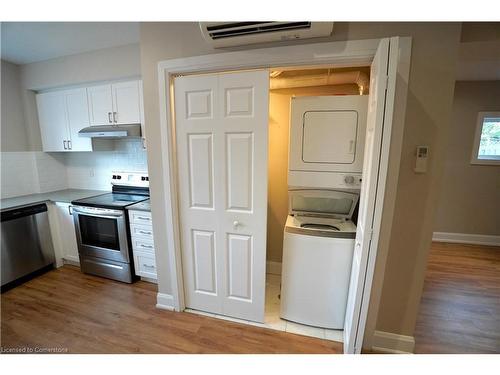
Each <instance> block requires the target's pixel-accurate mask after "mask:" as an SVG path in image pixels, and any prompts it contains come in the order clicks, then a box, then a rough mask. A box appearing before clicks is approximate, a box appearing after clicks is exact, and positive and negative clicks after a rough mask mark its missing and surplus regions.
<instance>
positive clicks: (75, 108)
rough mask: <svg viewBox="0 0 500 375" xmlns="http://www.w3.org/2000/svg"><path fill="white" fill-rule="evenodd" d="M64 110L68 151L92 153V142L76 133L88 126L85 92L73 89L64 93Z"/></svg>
mask: <svg viewBox="0 0 500 375" xmlns="http://www.w3.org/2000/svg"><path fill="white" fill-rule="evenodd" d="M65 95H66V110H67V115H68V132H69V140H68V142H69V144H68V148H69V150H70V151H92V140H91V139H90V138H86V137H80V136H79V135H78V132H79V131H80V130H82V128H85V127H87V126H89V124H90V121H89V111H88V102H87V90H85V89H84V88H83V89H75V90H68V91H65Z"/></svg>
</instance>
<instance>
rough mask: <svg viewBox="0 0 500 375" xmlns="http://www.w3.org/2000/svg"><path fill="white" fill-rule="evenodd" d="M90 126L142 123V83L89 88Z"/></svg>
mask: <svg viewBox="0 0 500 375" xmlns="http://www.w3.org/2000/svg"><path fill="white" fill-rule="evenodd" d="M87 93H88V100H89V114H90V124H91V125H92V126H99V125H125V124H140V123H141V82H140V81H139V80H135V81H126V82H116V83H111V84H107V85H100V86H91V87H88V88H87Z"/></svg>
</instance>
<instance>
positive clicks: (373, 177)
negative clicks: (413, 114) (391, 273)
mask: <svg viewBox="0 0 500 375" xmlns="http://www.w3.org/2000/svg"><path fill="white" fill-rule="evenodd" d="M388 64H389V39H382V40H381V41H380V44H379V46H378V49H377V52H376V54H375V57H374V59H373V62H372V65H371V68H370V96H369V99H368V115H367V125H366V138H365V149H364V160H363V181H362V183H361V193H360V198H359V214H358V222H357V228H356V241H355V246H354V256H353V260H352V268H351V279H350V285H349V295H348V299H347V308H346V315H345V322H344V352H345V353H360V352H361V346H362V344H363V335H364V329H365V323H366V316H364V317H362V316H361V308H362V306H361V305H362V303H368V298H367V300H366V301H363V294H364V293H365V290H364V288H365V287H366V285H365V279H366V276H367V272H366V269H367V263H368V256H369V254H370V245H371V241H372V232H373V217H374V211H375V199H376V193H377V185H378V177H379V176H378V174H379V164H380V149H381V145H382V133H383V129H384V115H385V109H386V106H387V104H388V103H387V102H386V90H387V79H388ZM391 108H392V106H391ZM372 251H373V250H372ZM371 256H376V254H373V253H372V255H371ZM368 288H371V281H370V282H369V285H368ZM366 311H367V308H366Z"/></svg>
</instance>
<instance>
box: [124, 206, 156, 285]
mask: <svg viewBox="0 0 500 375" xmlns="http://www.w3.org/2000/svg"><path fill="white" fill-rule="evenodd" d="M128 216H129V220H130V236H131V240H132V241H131V242H132V253H133V256H134V268H135V274H136V275H137V276H141V277H145V278H147V279H152V280H156V279H157V273H156V260H155V248H154V240H153V225H152V223H151V212H146V211H136V210H129V212H128Z"/></svg>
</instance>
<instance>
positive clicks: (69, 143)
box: [68, 140, 73, 150]
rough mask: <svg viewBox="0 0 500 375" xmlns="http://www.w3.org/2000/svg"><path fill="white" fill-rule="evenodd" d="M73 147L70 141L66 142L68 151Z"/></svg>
mask: <svg viewBox="0 0 500 375" xmlns="http://www.w3.org/2000/svg"><path fill="white" fill-rule="evenodd" d="M72 149H73V146H72V145H71V140H68V150H72Z"/></svg>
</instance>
